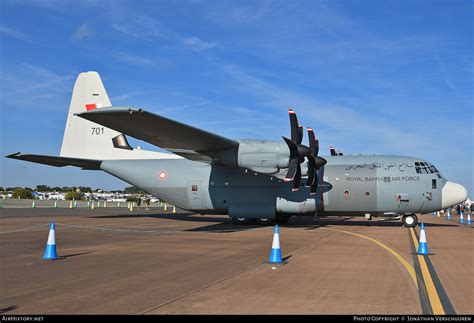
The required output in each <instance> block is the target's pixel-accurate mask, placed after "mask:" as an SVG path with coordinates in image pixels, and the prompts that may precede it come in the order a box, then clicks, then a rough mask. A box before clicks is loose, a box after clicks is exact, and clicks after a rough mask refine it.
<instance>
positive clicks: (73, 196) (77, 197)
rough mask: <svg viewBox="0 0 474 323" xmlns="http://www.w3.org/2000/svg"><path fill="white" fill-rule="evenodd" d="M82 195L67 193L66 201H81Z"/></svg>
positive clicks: (79, 193)
mask: <svg viewBox="0 0 474 323" xmlns="http://www.w3.org/2000/svg"><path fill="white" fill-rule="evenodd" d="M81 199H82V193H81V192H67V193H66V200H68V201H69V200H76V201H77V200H81Z"/></svg>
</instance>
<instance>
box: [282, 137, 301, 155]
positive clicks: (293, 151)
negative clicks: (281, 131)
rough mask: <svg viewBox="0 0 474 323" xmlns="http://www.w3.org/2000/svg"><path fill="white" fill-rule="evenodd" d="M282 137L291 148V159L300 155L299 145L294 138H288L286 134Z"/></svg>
mask: <svg viewBox="0 0 474 323" xmlns="http://www.w3.org/2000/svg"><path fill="white" fill-rule="evenodd" d="M282 138H283V140H284V141H285V142H286V144H287V145H288V148H289V149H290V159H293V158H295V157H298V146H297V145H296V144H295V143H294V142H293V141H292V140H290V139H288V138H286V137H285V136H282Z"/></svg>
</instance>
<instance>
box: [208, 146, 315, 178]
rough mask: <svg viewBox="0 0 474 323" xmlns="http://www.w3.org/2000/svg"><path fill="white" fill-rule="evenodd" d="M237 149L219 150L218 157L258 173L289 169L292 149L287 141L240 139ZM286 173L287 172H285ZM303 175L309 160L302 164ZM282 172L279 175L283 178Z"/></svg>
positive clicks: (230, 163)
mask: <svg viewBox="0 0 474 323" xmlns="http://www.w3.org/2000/svg"><path fill="white" fill-rule="evenodd" d="M238 142H239V146H238V148H237V149H232V150H228V151H219V152H218V153H217V154H216V158H217V159H218V160H219V161H221V162H222V163H224V164H226V165H229V166H238V167H242V168H247V169H250V170H252V171H254V172H257V173H263V174H276V173H278V172H281V170H282V169H287V168H288V165H289V160H290V150H289V149H288V145H287V144H286V143H285V142H283V141H282V142H280V141H273V140H250V139H244V140H238ZM284 173H286V172H284ZM301 173H302V175H303V176H304V175H307V173H308V165H307V162H306V161H305V162H303V163H302V164H301ZM284 175H285V174H283V172H281V174H280V175H278V176H277V175H275V176H277V177H281V178H283V177H284Z"/></svg>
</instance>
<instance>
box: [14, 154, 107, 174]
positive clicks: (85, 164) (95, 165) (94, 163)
mask: <svg viewBox="0 0 474 323" xmlns="http://www.w3.org/2000/svg"><path fill="white" fill-rule="evenodd" d="M6 157H7V158H13V159H19V160H26V161H29V162H33V163H38V164H44V165H50V166H56V167H64V166H75V167H81V168H82V169H92V170H100V164H101V163H102V161H101V160H94V159H82V158H70V157H57V156H45V155H30V154H25V155H22V154H21V153H20V152H18V153H15V154H11V155H8V156H6Z"/></svg>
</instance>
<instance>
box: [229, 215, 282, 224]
mask: <svg viewBox="0 0 474 323" xmlns="http://www.w3.org/2000/svg"><path fill="white" fill-rule="evenodd" d="M290 217H291V216H289V215H279V216H277V217H276V219H269V218H256V219H249V218H232V223H233V224H237V225H242V224H250V223H252V222H253V221H255V222H257V224H260V225H273V224H275V223H276V224H287V223H288V221H289V220H290Z"/></svg>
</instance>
